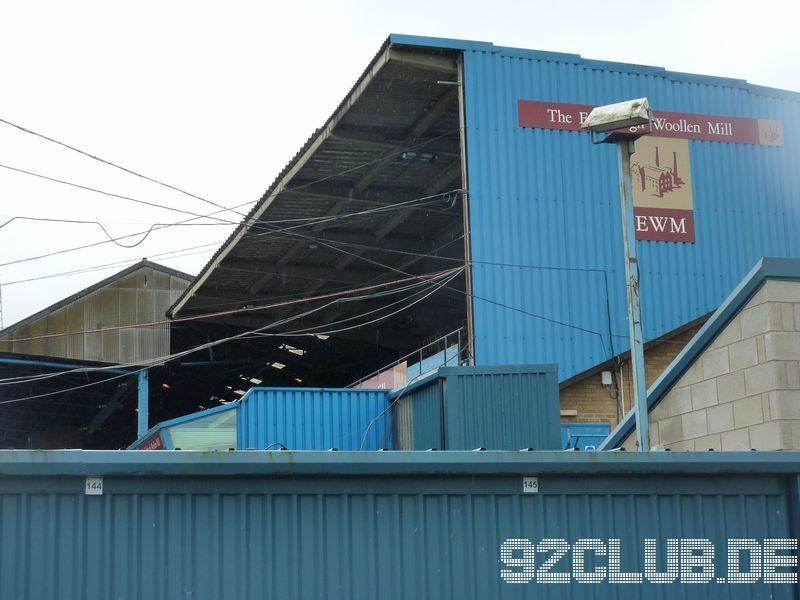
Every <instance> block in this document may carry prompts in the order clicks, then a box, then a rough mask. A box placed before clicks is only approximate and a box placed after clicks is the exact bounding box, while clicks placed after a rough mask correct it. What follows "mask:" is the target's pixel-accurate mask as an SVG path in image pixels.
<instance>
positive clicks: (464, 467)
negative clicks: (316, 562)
mask: <svg viewBox="0 0 800 600" xmlns="http://www.w3.org/2000/svg"><path fill="white" fill-rule="evenodd" d="M797 473H800V452H648V453H644V452H574V451H568V452H565V451H549V452H546V451H539V452H528V451H510V452H509V451H480V452H479V451H474V450H473V451H437V452H396V451H381V452H333V451H328V452H317V451H291V450H289V451H287V450H284V451H273V452H270V451H260V450H249V451H228V452H197V451H185V450H182V451H172V452H164V451H158V450H156V451H147V450H135V451H126V450H0V475H1V476H4V477H8V476H17V477H42V476H74V477H86V476H101V477H102V476H108V477H125V476H128V477H131V476H170V477H197V476H203V477H225V476H251V477H264V476H281V475H285V476H327V477H330V476H342V475H344V476H365V475H375V476H383V475H398V476H410V475H465V476H468V475H486V476H497V475H518V476H527V475H537V476H546V475H552V476H565V475H567V476H574V475H581V476H587V477H595V476H598V475H679V474H680V475H708V474H715V475H719V474H742V475H744V474H753V475H781V474H783V475H796V474H797Z"/></svg>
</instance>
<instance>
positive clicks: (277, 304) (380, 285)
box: [0, 267, 461, 344]
mask: <svg viewBox="0 0 800 600" xmlns="http://www.w3.org/2000/svg"><path fill="white" fill-rule="evenodd" d="M459 269H461V267H455V268H453V269H447V270H445V271H438V272H435V273H429V274H425V275H409V276H408V277H405V278H403V279H395V280H392V281H383V282H380V283H373V284H371V285H365V286H361V287H358V288H352V289H348V290H344V291H337V292H327V293H324V294H319V295H316V296H308V297H303V298H297V299H295V300H286V301H283V302H274V303H271V304H264V305H258V306H244V307H241V308H232V309H228V310H222V311H216V312H210V313H203V314H199V315H191V316H187V317H177V318H174V319H159V320H157V321H150V322H147V323H136V324H131V325H115V326H111V327H98V328H95V329H85V330H82V331H75V332H63V333H44V334H41V335H33V336H27V337H22V338H14V339H8V340H0V344H3V343H12V342H28V341H33V340H42V339H49V338H55V337H64V336H71V335H83V334H87V333H103V332H107V331H119V330H121V329H137V328H140V327H152V326H155V325H165V324H170V323H183V322H186V321H198V320H202V319H213V318H217V317H223V316H229V315H235V314H241V313H246V312H255V311H262V310H271V309H274V308H282V307H285V306H292V305H296V304H302V303H305V302H313V301H316V300H326V299H330V298H337V297H340V296H344V295H346V294H348V293H355V292H363V291H368V290H373V289H378V288H383V287H387V286H390V285H394V284H397V283H404V282H407V281H412V280H426V279H431V278H435V277H439V276H442V275H447V274H450V273H452V272H454V271H458V270H459Z"/></svg>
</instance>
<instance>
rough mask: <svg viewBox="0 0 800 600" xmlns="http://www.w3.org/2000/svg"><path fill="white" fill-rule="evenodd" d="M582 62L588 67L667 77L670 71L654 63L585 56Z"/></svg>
mask: <svg viewBox="0 0 800 600" xmlns="http://www.w3.org/2000/svg"><path fill="white" fill-rule="evenodd" d="M580 63H581V64H582V65H583V66H584V67H586V68H587V69H602V70H606V71H624V72H625V73H638V74H640V75H653V76H655V77H666V76H667V73H668V71H667V70H666V69H665V68H664V67H655V66H652V65H639V64H635V63H621V62H614V61H610V60H596V59H592V58H584V59H582V60H581V61H580Z"/></svg>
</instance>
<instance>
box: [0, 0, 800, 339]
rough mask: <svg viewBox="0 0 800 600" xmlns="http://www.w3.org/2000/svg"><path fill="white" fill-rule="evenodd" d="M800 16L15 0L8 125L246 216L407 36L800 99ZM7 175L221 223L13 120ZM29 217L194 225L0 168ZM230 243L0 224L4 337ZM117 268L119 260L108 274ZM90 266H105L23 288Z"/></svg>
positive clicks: (128, 227)
mask: <svg viewBox="0 0 800 600" xmlns="http://www.w3.org/2000/svg"><path fill="white" fill-rule="evenodd" d="M799 12H800V9H798V8H797V5H796V3H795V2H792V1H790V0H787V1H783V2H781V1H776V0H761V1H759V2H757V3H754V2H742V1H739V0H734V1H732V0H728V1H711V0H709V1H704V0H697V1H687V2H670V1H668V0H661V1H660V2H630V1H627V2H619V1H605V2H600V1H598V0H592V1H584V0H572V1H570V0H567V1H564V2H553V1H552V0H551V1H548V2H539V1H528V2H515V1H509V0H493V1H491V2H487V1H486V0H482V1H479V2H474V1H464V0H460V1H458V2H456V1H442V2H436V1H433V0H425V1H420V0H404V1H402V2H397V1H395V2H383V1H381V0H371V1H367V2H356V1H352V0H350V1H346V0H345V1H343V0H337V1H333V2H331V1H319V2H317V1H305V2H304V1H298V0H295V1H294V2H291V3H290V2H274V3H273V2H238V1H232V0H229V1H227V2H215V3H210V2H202V1H197V0H194V1H192V2H183V1H171V0H160V1H158V2H150V1H147V0H139V1H137V2H128V3H124V2H108V1H107V0H105V1H103V2H84V1H82V0H73V1H71V2H63V1H59V2H37V1H36V0H28V1H25V2H14V3H11V2H5V3H3V17H2V25H1V26H0V51H2V56H3V60H2V67H0V68H1V69H2V79H0V81H2V84H1V86H0V90H2V93H1V94H0V118H2V119H5V120H7V121H11V122H13V123H17V124H19V125H22V126H25V127H27V128H29V129H32V130H34V131H37V132H40V133H43V134H45V135H48V136H50V137H53V138H56V139H58V140H61V141H64V142H66V143H69V144H71V145H73V146H77V147H78V148H81V149H83V150H86V151H89V152H91V153H93V154H95V155H99V156H101V157H103V158H106V159H108V160H111V161H113V162H116V163H119V164H121V165H124V166H126V167H128V168H130V169H133V170H136V171H138V172H140V173H144V174H147V175H149V176H151V177H154V178H157V179H161V180H163V181H166V182H168V183H171V184H173V185H175V186H178V187H181V188H183V189H185V190H188V191H190V192H192V193H194V194H197V195H199V196H202V197H203V198H207V199H209V200H211V201H213V202H216V203H219V204H223V205H226V206H234V205H240V204H243V203H246V202H253V201H255V200H257V199H258V198H259V197H260V196H261V194H262V193H263V192H264V191H265V190H266V188H267V187H268V186H269V184H270V183H271V182H272V180H273V179H274V178H275V177H276V175H277V174H278V172H279V171H280V170H281V169H282V168H283V167H284V166H285V164H286V163H287V162H288V161H289V159H290V158H291V157H292V156H293V155H294V153H295V152H296V151H297V150H298V149H299V147H300V146H301V145H302V143H303V142H304V141H305V140H306V139H307V138H308V136H309V135H310V134H311V133H312V132H313V131H314V129H315V128H316V127H318V126H320V125H322V124H323V122H324V121H325V119H326V118H327V117H328V116H329V115H330V114H331V113H332V111H333V109H334V108H335V107H336V105H337V104H338V103H339V101H340V100H341V99H342V98H343V96H344V95H345V94H346V93H347V91H348V90H349V88H350V87H351V86H352V85H353V83H354V82H355V81H356V79H357V78H358V76H359V75H360V74H361V72H362V71H363V69H364V68H365V67H366V66H367V64H368V62H369V61H370V59H371V58H372V57H373V55H374V54H375V52H377V50H378V48H379V47H380V45H381V43H382V42H383V41H384V40H385V39H386V37H387V36H388V34H389V33H408V34H416V35H429V36H436V37H450V38H462V39H472V40H481V41H488V42H493V43H495V44H497V45H503V46H516V47H523V48H534V49H538V50H551V51H558V52H572V53H577V54H580V55H582V56H584V57H587V58H595V59H605V60H614V61H623V62H635V63H640V64H650V65H656V66H661V67H665V68H667V69H670V70H677V71H688V72H695V73H701V74H709V75H721V76H728V77H737V78H741V79H747V80H748V81H750V82H751V83H757V84H762V85H768V86H774V87H780V88H786V89H791V90H795V91H800V43H799V42H798V39H797V22H798V13H799ZM586 100H587V101H589V100H590V99H586ZM0 164H2V165H5V166H11V167H15V168H19V169H25V170H28V171H33V172H36V173H40V174H43V175H47V176H49V177H55V178H59V179H63V180H68V181H71V182H75V183H80V184H82V185H85V186H89V187H95V188H99V189H103V190H107V191H111V192H114V193H116V194H119V195H124V196H129V197H132V198H136V199H140V200H145V201H147V202H152V203H157V204H163V205H167V206H170V207H173V208H175V209H178V210H182V211H187V212H189V213H208V212H211V211H213V210H214V209H213V207H211V206H209V205H207V204H204V203H203V202H201V201H200V200H196V199H192V198H188V197H186V196H182V195H180V194H178V193H175V192H171V191H168V190H165V189H163V188H160V187H158V186H156V185H153V184H149V183H146V182H143V181H142V180H140V179H137V178H136V177H133V176H130V175H126V174H124V173H122V172H120V171H117V170H114V169H112V168H110V167H107V166H103V165H101V164H99V163H97V162H95V161H92V160H90V159H88V158H85V157H82V156H80V155H78V154H75V153H73V152H70V151H68V150H65V149H63V148H59V147H58V146H56V145H54V144H51V143H48V142H46V141H44V140H41V139H38V138H36V137H34V136H32V135H29V134H26V133H23V132H21V131H19V130H16V129H14V128H12V127H10V126H8V125H5V124H2V123H0ZM251 206H252V204H246V205H245V206H243V207H242V209H241V210H244V211H246V210H247V209H249V208H250V207H251ZM218 216H219V217H221V218H223V219H228V220H231V221H235V220H238V219H240V218H241V217H240V216H239V215H236V214H233V213H223V214H220V215H218ZM12 217H40V218H41V217H45V218H50V219H71V220H88V221H100V222H101V223H102V224H103V225H104V226H105V228H106V229H107V231H108V232H109V233H110V234H111V235H112V236H113V237H117V236H120V235H125V234H129V233H134V232H138V231H141V230H144V229H147V228H148V227H150V226H151V225H152V224H153V223H174V222H176V221H180V220H184V219H187V218H190V215H187V214H186V213H180V212H176V211H168V210H163V209H156V208H151V207H147V206H143V205H141V204H136V203H134V202H131V201H127V200H122V199H118V198H110V197H104V196H99V195H97V194H95V193H91V192H88V191H84V190H79V189H74V188H69V187H67V186H65V185H62V184H57V183H52V182H49V181H45V180H41V179H36V178H34V177H32V176H30V175H25V174H21V173H18V172H13V171H9V170H8V169H6V168H0V224H2V223H3V222H5V221H7V220H8V219H10V218H12ZM231 230H232V226H231V225H224V224H219V223H217V224H213V225H202V226H181V227H170V228H168V229H165V230H163V231H155V232H153V233H152V234H151V235H150V236H149V237H148V238H147V239H146V240H144V241H143V242H142V243H141V244H139V245H138V246H136V247H134V248H130V249H126V248H121V247H119V246H116V245H114V244H111V243H104V244H101V245H97V246H94V247H91V248H87V249H84V250H80V251H74V252H67V253H60V254H57V255H56V256H52V257H48V258H41V259H38V260H28V261H25V262H17V263H16V264H7V263H10V262H12V261H19V260H22V259H29V258H32V257H36V256H39V255H42V254H48V253H52V252H58V251H61V250H65V249H69V248H73V247H76V246H81V245H85V244H92V243H94V242H102V241H103V240H105V239H107V238H106V236H105V234H104V233H103V231H102V230H101V229H100V228H99V227H98V226H97V225H95V224H68V223H45V222H40V221H39V222H34V221H21V220H15V221H13V222H11V223H9V224H8V225H5V226H4V227H2V228H0V263H3V264H2V265H0V284H2V308H3V321H4V324H5V326H8V325H10V324H12V323H13V322H15V321H18V320H20V319H23V318H25V317H26V316H28V315H30V314H32V313H34V312H36V311H37V310H40V309H42V308H44V307H46V306H48V305H50V304H52V303H54V302H56V301H58V300H60V299H62V298H64V297H65V296H67V295H69V294H71V293H74V292H76V291H78V290H80V289H82V288H84V287H86V286H88V285H90V284H92V283H94V282H96V281H99V280H101V279H103V278H105V277H107V276H109V275H111V274H113V273H114V272H116V271H118V270H121V269H123V268H124V267H126V266H128V265H129V264H131V263H132V262H134V261H136V260H139V259H141V258H143V257H149V258H151V259H152V260H154V261H156V262H161V263H163V264H165V265H168V266H171V267H173V268H176V269H180V270H183V271H186V272H188V273H191V274H196V273H197V272H198V271H199V270H200V269H201V268H202V266H203V265H204V264H205V263H206V262H207V260H208V259H209V257H210V256H211V253H212V252H213V251H214V250H215V249H216V248H217V247H218V246H219V244H220V243H221V242H222V241H223V240H224V239H225V238H226V237H227V236H228V234H229V233H230V232H231ZM140 239H141V236H138V237H131V238H129V239H126V240H122V242H123V243H125V244H134V243H136V242H138V241H139V240H140ZM199 246H203V247H199ZM187 249H188V250H187ZM166 253H171V254H166ZM103 265H112V266H110V267H109V268H106V269H103V270H100V269H95V267H99V266H103ZM84 269H93V270H89V271H86V272H83V273H79V274H69V275H62V276H58V277H47V278H45V279H39V280H38V281H28V282H23V281H22V280H27V279H31V278H41V277H45V276H51V275H55V274H60V273H65V272H68V271H76V270H84Z"/></svg>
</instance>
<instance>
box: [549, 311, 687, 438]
mask: <svg viewBox="0 0 800 600" xmlns="http://www.w3.org/2000/svg"><path fill="white" fill-rule="evenodd" d="M701 326H702V322H700V323H694V324H693V325H692V326H691V327H689V328H686V329H683V330H681V331H680V332H677V333H672V334H668V335H666V336H664V337H663V338H662V339H660V340H658V341H656V342H653V343H651V344H648V345H647V347H646V348H645V352H644V362H645V380H646V382H647V386H648V387H649V386H650V384H652V383H653V382H654V381H655V380H656V379H657V378H658V377H659V375H661V373H663V372H664V369H666V368H667V366H668V365H669V364H670V363H671V362H672V360H673V359H674V358H675V357H676V356H677V355H678V353H679V352H680V351H681V350H683V348H684V346H686V344H687V343H689V340H691V339H692V337H693V336H694V334H695V333H697V331H698V330H699V329H700V327H701ZM602 370H607V371H612V372H613V381H614V385H613V386H611V388H609V389H606V388H604V387H603V385H602V384H601V379H600V377H601V375H600V371H597V372H593V373H591V374H590V375H587V376H585V377H583V378H581V379H579V380H578V381H573V382H571V383H569V384H567V385H565V386H564V387H562V388H561V410H562V411H570V410H575V411H577V413H578V414H577V415H576V416H574V417H572V416H563V417H561V420H562V421H564V422H580V423H611V427H612V429H613V428H614V427H615V426H616V425H617V423H619V420H620V418H621V416H622V415H624V414H626V413H627V412H628V411H629V410H630V409H631V408H632V407H633V381H632V377H631V363H630V359H629V358H628V357H626V358H625V359H624V360H623V361H622V363H621V364H620V365H619V367H618V368H617V367H614V366H613V365H611V364H609V365H608V366H606V367H604V368H603V369H602ZM619 388H622V394H619V393H618V389H619Z"/></svg>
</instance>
